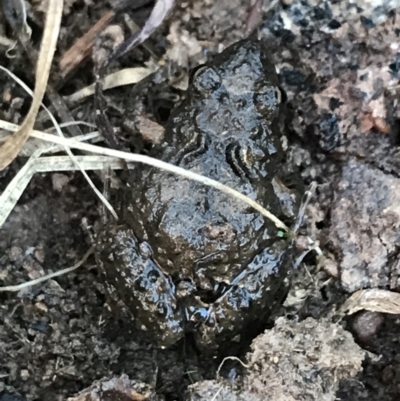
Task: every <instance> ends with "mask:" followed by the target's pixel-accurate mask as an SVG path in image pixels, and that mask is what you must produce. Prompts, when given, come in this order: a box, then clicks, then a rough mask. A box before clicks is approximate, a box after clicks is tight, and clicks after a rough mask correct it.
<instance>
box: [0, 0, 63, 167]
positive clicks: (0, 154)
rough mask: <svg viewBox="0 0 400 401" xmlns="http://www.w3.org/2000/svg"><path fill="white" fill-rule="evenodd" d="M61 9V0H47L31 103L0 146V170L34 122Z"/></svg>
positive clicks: (13, 154) (9, 159) (23, 139)
mask: <svg viewBox="0 0 400 401" xmlns="http://www.w3.org/2000/svg"><path fill="white" fill-rule="evenodd" d="M62 11H63V0H49V2H48V9H47V16H46V24H45V28H44V32H43V39H42V43H41V46H40V53H39V58H38V62H37V64H36V83H35V92H34V96H33V101H32V105H31V108H30V109H29V112H28V115H27V116H26V118H25V120H24V122H23V124H22V125H21V128H20V129H19V130H18V131H17V132H15V134H14V135H12V136H11V137H9V138H8V139H7V141H6V142H5V143H4V145H3V146H2V147H1V148H0V170H3V169H5V168H6V167H7V166H8V165H9V164H10V163H11V162H12V161H13V160H14V159H15V158H16V157H17V156H18V154H19V152H20V150H21V148H22V146H24V144H25V142H26V140H27V139H28V137H29V134H30V132H31V131H32V129H33V125H34V124H35V120H36V116H37V113H38V111H39V108H40V105H41V103H42V100H43V96H44V94H45V91H46V86H47V81H48V79H49V74H50V68H51V64H52V61H53V56H54V52H55V50H56V45H57V39H58V34H59V31H60V24H61V16H62Z"/></svg>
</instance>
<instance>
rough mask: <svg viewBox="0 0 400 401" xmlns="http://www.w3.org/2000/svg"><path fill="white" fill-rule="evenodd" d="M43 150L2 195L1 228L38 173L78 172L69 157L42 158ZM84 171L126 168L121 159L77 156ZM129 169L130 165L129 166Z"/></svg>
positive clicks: (19, 172) (35, 155)
mask: <svg viewBox="0 0 400 401" xmlns="http://www.w3.org/2000/svg"><path fill="white" fill-rule="evenodd" d="M42 151H43V149H41V150H38V151H37V152H35V153H34V154H33V155H32V156H31V158H30V159H29V160H28V162H27V163H25V165H24V166H23V167H22V168H21V169H20V170H19V171H18V174H17V175H16V176H15V177H14V178H13V179H12V181H11V182H10V183H9V184H8V185H7V188H6V189H5V190H4V191H3V193H2V194H1V195H0V205H1V208H0V227H2V226H3V224H4V223H5V222H6V220H7V218H8V216H9V215H10V213H11V212H12V210H13V209H14V207H15V205H16V204H17V202H18V200H19V198H20V197H21V195H22V194H23V193H24V191H25V189H26V187H27V186H28V184H29V182H30V181H31V179H32V177H33V175H34V174H36V173H51V172H56V171H76V170H77V167H76V163H75V161H73V160H71V158H70V157H69V156H49V157H40V155H41V153H42ZM75 157H76V159H77V161H78V163H79V165H80V166H81V167H82V168H83V169H84V170H104V169H105V168H111V169H112V170H119V169H123V168H124V167H126V164H125V163H123V162H122V161H121V160H120V159H116V158H114V157H108V156H75ZM128 167H129V165H128Z"/></svg>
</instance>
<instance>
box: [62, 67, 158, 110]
mask: <svg viewBox="0 0 400 401" xmlns="http://www.w3.org/2000/svg"><path fill="white" fill-rule="evenodd" d="M153 72H154V70H152V69H150V68H144V67H136V68H125V69H123V70H120V71H117V72H114V73H112V74H109V75H107V76H106V77H105V78H104V81H103V82H104V83H103V85H104V86H103V89H112V88H116V87H118V86H125V85H133V84H137V83H138V82H140V81H141V80H142V79H144V78H146V77H148V76H149V75H150V74H151V73H153ZM94 91H95V84H92V85H89V86H86V87H85V88H82V89H80V90H79V91H77V92H75V93H73V94H72V95H69V96H65V97H64V100H65V101H66V102H67V103H76V102H79V101H80V100H82V99H84V98H86V97H88V96H92V95H93V94H94Z"/></svg>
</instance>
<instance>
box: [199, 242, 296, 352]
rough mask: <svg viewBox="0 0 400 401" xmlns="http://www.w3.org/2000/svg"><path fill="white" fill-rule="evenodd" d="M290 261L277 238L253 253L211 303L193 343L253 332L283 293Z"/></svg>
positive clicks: (224, 340)
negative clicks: (251, 257)
mask: <svg viewBox="0 0 400 401" xmlns="http://www.w3.org/2000/svg"><path fill="white" fill-rule="evenodd" d="M289 263H290V256H289V252H288V244H287V243H286V240H279V241H277V242H275V243H274V244H272V245H271V246H269V247H267V248H265V249H263V250H262V251H261V252H260V253H258V254H257V255H255V257H254V258H253V259H252V261H251V262H250V263H249V264H248V265H247V266H246V267H245V269H244V270H243V271H242V272H241V273H240V274H238V276H237V277H235V279H234V280H232V282H231V284H230V285H229V287H228V288H227V290H226V291H224V293H223V294H222V295H221V296H220V297H219V298H218V299H217V300H216V301H215V302H214V303H213V304H212V305H210V307H209V308H208V310H207V313H206V314H205V313H204V312H203V313H202V315H203V316H205V318H204V320H203V322H202V324H201V325H200V326H199V328H198V330H197V331H196V332H195V337H196V342H197V343H198V344H202V345H203V346H204V345H205V346H206V347H207V348H210V347H213V345H214V344H219V343H222V344H224V343H225V344H227V343H229V342H231V341H232V340H235V339H237V340H240V339H242V338H243V336H244V337H246V334H247V335H250V336H251V335H254V332H256V331H257V330H258V329H259V328H262V327H263V326H264V325H265V323H266V321H267V320H268V318H269V317H270V315H271V312H272V311H273V310H274V309H275V308H276V306H277V305H279V304H280V303H281V302H282V301H283V298H284V296H285V294H286V290H287V286H286V285H285V284H284V281H285V277H287V274H286V273H287V269H288V266H289ZM238 336H240V337H238Z"/></svg>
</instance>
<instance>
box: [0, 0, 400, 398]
mask: <svg viewBox="0 0 400 401" xmlns="http://www.w3.org/2000/svg"><path fill="white" fill-rule="evenodd" d="M6 1H7V0H6ZM26 3H27V14H28V23H29V25H30V26H31V28H32V39H31V42H30V43H31V46H32V48H34V49H38V47H39V44H40V35H41V32H42V28H43V20H44V18H43V12H44V11H45V2H40V1H38V0H32V1H28V2H26ZM64 3H65V5H64V8H65V9H64V16H63V20H62V28H61V32H60V39H59V44H58V48H57V54H56V58H55V61H54V67H53V72H52V77H51V85H52V87H53V89H54V91H55V92H57V93H58V94H59V95H61V96H64V97H66V96H69V95H71V94H73V93H74V92H76V91H77V90H79V89H81V88H83V87H85V86H87V85H89V84H91V83H93V82H94V74H95V71H94V69H95V62H94V61H93V60H97V58H99V57H100V56H101V54H102V53H101V49H100V46H105V44H106V42H105V37H104V35H103V36H102V37H101V38H100V39H98V40H97V42H96V47H95V50H94V56H93V57H92V54H91V53H89V54H88V57H87V59H86V60H85V61H82V62H80V63H79V64H78V65H77V66H76V68H73V69H72V70H71V71H70V72H69V73H68V74H66V75H63V73H64V72H65V70H63V69H62V65H63V64H62V63H61V61H62V60H63V56H64V55H65V54H66V51H67V50H68V49H69V48H70V47H71V46H72V45H73V44H74V43H75V41H76V40H77V39H78V38H81V37H82V36H83V35H84V34H85V33H86V32H87V31H88V30H89V29H90V28H91V27H92V26H93V25H94V24H95V23H96V22H97V21H98V20H99V19H100V18H101V17H102V16H104V15H105V14H106V13H107V12H109V11H110V10H114V11H115V13H116V16H115V18H114V19H113V20H112V22H110V23H109V25H110V26H111V27H109V28H107V29H106V30H105V34H107V35H108V36H107V39H108V40H109V41H111V44H113V41H114V42H118V41H121V40H123V39H124V38H127V37H128V35H129V32H130V31H129V30H130V28H129V27H130V26H131V22H132V21H135V23H136V24H138V25H139V26H142V25H143V23H144V21H145V20H146V18H147V17H148V15H149V13H150V11H151V9H152V6H153V2H151V1H140V2H136V5H135V7H134V9H133V8H131V9H130V8H129V7H125V6H127V5H128V4H129V3H130V2H127V1H118V2H113V1H107V0H98V1H93V0H67V1H65V2H64ZM399 11H400V1H395V0H390V1H389V0H380V1H361V0H359V1H352V2H350V1H325V0H301V1H300V0H281V1H276V0H275V1H269V0H265V1H264V2H263V4H262V7H261V9H260V11H259V13H257V12H254V10H253V12H252V11H251V1H250V0H249V1H240V0H220V1H209V0H207V1H197V0H189V1H180V2H178V4H177V5H176V7H175V9H174V11H173V13H172V15H171V16H170V17H169V19H168V20H167V21H166V22H164V24H163V25H162V26H161V27H160V28H159V29H158V30H157V31H156V32H155V33H154V34H153V35H152V36H151V38H150V39H149V40H148V41H146V43H145V45H144V46H139V47H138V48H137V49H134V50H133V51H132V52H130V53H129V54H128V55H126V56H125V57H123V58H122V59H121V60H119V61H116V62H114V63H113V64H112V65H111V66H110V72H113V71H117V70H119V69H121V68H125V67H146V68H149V69H150V68H152V69H156V68H159V67H160V66H161V67H160V68H161V69H163V68H164V69H165V70H166V71H169V73H170V72H171V70H169V69H168V68H169V67H170V66H171V67H173V69H174V70H175V69H176V70H177V71H180V72H181V74H180V75H179V78H180V79H179V80H176V82H174V83H173V88H172V89H171V88H169V89H168V96H166V93H167V92H166V91H167V89H165V86H163V85H160V87H157V85H156V86H155V87H154V83H151V85H153V86H152V87H151V88H150V86H149V85H150V84H147V83H146V82H147V81H144V83H142V84H141V85H140V86H139V85H138V86H135V85H130V86H127V87H121V88H115V89H112V90H110V91H106V93H105V95H106V98H107V99H108V100H110V104H112V107H111V106H110V107H108V109H107V111H108V112H109V113H110V119H111V121H112V124H113V126H114V127H115V132H116V134H117V135H120V137H121V138H124V139H123V141H125V142H124V143H125V144H126V146H129V147H131V148H133V150H135V151H141V152H144V153H145V152H146V150H147V149H148V147H149V146H151V143H150V142H151V140H153V139H148V138H149V136H146V132H143V131H142V130H141V129H140V127H143V126H146V127H149V126H150V127H152V129H154V130H155V131H157V129H156V126H157V127H161V129H160V130H159V132H161V133H162V124H163V123H165V119H166V116H165V114H168V108H170V107H171V104H172V105H173V104H174V102H176V97H177V96H178V97H179V96H180V95H182V90H183V89H184V88H185V85H187V77H188V72H187V71H188V70H189V69H190V68H192V67H195V66H196V65H198V64H200V63H201V62H204V61H205V60H206V59H207V58H208V57H211V56H212V55H213V54H215V53H217V52H219V51H221V50H222V49H223V48H225V47H226V46H228V45H230V44H232V43H234V42H236V41H237V40H240V39H241V38H243V37H245V36H246V34H247V33H246V30H247V28H246V26H247V24H248V23H250V24H251V23H253V22H254V20H257V21H258V20H260V23H259V26H258V28H257V32H256V34H258V35H259V37H260V38H261V40H264V41H266V43H267V44H268V46H269V48H270V51H271V57H273V59H274V61H275V64H276V67H277V70H278V72H279V76H280V79H281V85H282V88H283V89H284V90H285V92H286V94H287V98H288V118H287V125H288V132H289V134H290V142H291V154H290V157H292V158H293V160H294V161H295V162H296V164H297V165H298V166H299V169H300V171H301V174H302V177H303V180H304V183H305V184H306V185H310V184H311V183H312V182H316V183H317V184H318V187H317V190H316V193H315V195H314V197H313V198H312V200H311V203H310V205H309V206H308V208H307V210H306V215H305V217H304V223H303V226H302V229H301V234H303V235H305V236H309V237H311V238H312V239H313V240H315V241H319V245H320V248H321V250H322V252H323V253H324V256H325V260H324V262H323V263H322V264H318V263H316V262H317V260H316V258H315V254H313V253H311V254H310V255H309V256H308V257H306V258H305V259H304V261H303V263H302V264H301V265H300V267H299V268H297V269H294V270H293V272H292V277H291V280H292V285H291V290H290V293H289V295H288V297H287V299H286V302H285V304H284V306H283V307H282V308H281V310H280V315H281V317H277V319H276V321H275V325H274V327H270V328H269V329H268V330H266V331H265V332H264V333H262V334H260V336H258V337H257V338H255V339H254V341H253V342H252V344H251V346H250V347H248V348H244V351H242V352H241V353H240V354H239V355H237V356H238V357H240V360H241V361H239V360H238V359H229V360H227V361H225V362H224V363H223V365H222V367H221V369H219V367H220V364H221V359H210V358H204V357H202V355H200V354H198V353H196V350H195V349H193V347H192V345H191V341H190V338H188V339H187V340H185V341H182V342H180V343H178V344H176V345H174V346H173V347H171V348H168V349H162V350H160V349H156V348H154V347H153V346H152V345H150V344H148V343H147V342H146V339H145V338H143V336H141V335H140V333H137V332H136V331H135V330H134V329H133V328H132V327H131V326H130V324H129V322H127V321H126V320H125V319H124V316H122V315H119V314H117V313H115V312H114V311H113V310H111V308H110V307H109V305H108V303H107V297H106V292H105V290H104V288H103V286H102V284H101V282H100V280H99V277H98V272H97V269H96V263H95V260H94V258H92V259H91V258H89V259H88V261H87V262H86V263H85V264H84V265H83V267H81V268H80V269H78V270H75V271H74V272H72V273H70V274H68V275H65V276H60V277H58V278H56V279H53V280H49V281H47V282H45V283H41V284H39V285H36V286H34V287H30V288H28V289H26V290H21V291H19V292H17V293H12V292H0V401H20V400H32V401H33V400H41V401H47V400H67V399H71V400H75V401H77V400H79V401H83V400H85V401H89V400H103V401H104V400H110V401H112V400H139V401H140V400H211V399H212V400H228V399H229V400H235V399H236V400H266V399H267V400H268V399H271V400H312V399H318V400H334V399H341V400H344V401H346V400H352V401H354V400H360V401H361V400H374V399H379V400H383V401H389V400H397V399H399V396H400V373H399V372H400V359H399V357H398V355H399V354H400V342H399V339H398V338H399V336H398V333H399V330H400V320H399V316H397V315H386V314H381V313H377V312H374V313H373V312H360V313H359V314H357V315H355V316H350V317H344V318H342V317H340V316H338V315H337V314H336V311H337V309H338V306H340V305H341V304H342V303H343V302H344V301H345V300H346V299H347V298H348V297H349V296H350V294H351V293H352V292H354V291H356V290H358V289H362V288H374V287H378V288H385V289H390V290H392V291H398V290H399V284H398V269H399V267H398V266H399V256H398V255H399V253H398V252H397V251H398V249H399V245H400V236H399V234H400V233H399V225H400V206H399V203H397V202H400V200H399V199H397V198H398V197H399V196H398V194H397V190H398V187H399V185H400V184H399V177H400V163H399V160H400V159H399V144H400V140H399V138H400V136H399V135H400V131H399V121H400V119H399V118H400V109H399V105H398V100H397V99H398V96H399V89H400V87H399V78H400V56H399V55H400V38H399V37H400V15H398V13H399ZM0 18H1V19H0V21H1V22H0V36H2V37H3V36H4V37H8V38H11V37H12V36H13V34H14V33H13V30H12V27H11V26H10V25H9V24H8V23H7V22H6V19H5V17H4V16H0ZM108 45H109V43H108ZM0 46H1V48H2V49H4V51H2V52H1V54H0V64H1V65H2V66H4V67H6V68H8V69H9V70H11V71H12V72H13V73H14V74H16V75H18V76H19V77H20V78H21V79H22V80H23V81H24V82H25V83H26V84H27V85H29V86H30V87H33V86H34V66H33V64H32V63H33V60H32V59H31V56H30V54H32V52H26V51H24V49H23V48H22V47H21V46H17V47H16V48H15V49H14V50H13V53H14V55H15V57H14V58H8V57H7V56H6V53H5V51H6V49H7V48H6V47H4V46H3V45H2V44H0ZM161 58H163V59H162V61H160V59H161ZM60 63H61V64H60ZM174 77H175V78H176V76H175V75H174ZM149 88H150V89H149ZM0 90H1V92H0V93H2V97H1V98H0V119H2V120H6V121H10V122H13V123H21V121H22V120H23V117H24V116H25V115H26V113H27V110H28V109H29V105H30V99H29V97H28V96H27V95H26V94H25V92H24V91H23V90H22V89H20V88H19V87H18V85H17V84H16V83H15V82H14V81H12V80H11V79H10V78H9V77H8V76H6V74H5V73H3V72H1V74H0ZM143 91H146V93H147V91H149V92H152V91H153V92H154V93H156V95H159V94H160V93H161V94H162V95H164V96H155V97H154V99H156V100H157V101H158V100H159V99H160V98H163V99H164V100H165V99H167V100H168V102H167V103H162V106H161V107H159V108H157V112H154V110H155V108H154V107H152V105H149V104H147V103H146V102H143V96H142V95H143V93H144V92H143ZM51 99H54V98H52V97H51V95H50V94H49V93H48V96H47V97H46V99H45V103H46V104H47V105H48V106H49V107H50V109H52V110H53V111H55V108H54V106H53V105H52V103H53V102H52V100H51ZM67 104H68V107H69V112H70V114H71V115H72V117H73V118H74V119H76V120H84V121H87V122H94V104H93V97H88V98H85V99H84V100H82V101H80V102H78V103H67ZM157 104H158V103H157ZM56 115H57V118H58V119H59V121H63V120H64V117H65V116H64V117H63V116H62V115H61V113H59V112H58V113H57V110H56ZM39 120H40V121H39V122H38V123H37V125H36V128H37V129H46V128H48V127H49V126H50V124H49V122H48V121H47V117H46V116H45V115H44V114H40V118H39ZM145 123H148V124H145ZM154 124H156V126H155V125H154ZM127 127H129V129H127ZM132 127H133V128H132ZM68 131H72V133H71V135H73V134H76V132H78V133H79V132H80V131H81V132H89V131H90V128H87V127H80V128H76V127H75V128H70V129H68V130H66V134H67V135H68V134H69V132H68ZM132 132H133V137H134V138H136V139H132V138H131V137H129V133H130V134H131V136H132ZM147 134H148V133H147ZM141 136H143V137H145V139H146V138H147V142H146V143H145V145H144V146H142V147H141V148H139V149H138V148H135V146H136V144H137V143H138V142H140V141H138V140H137V139H138V138H140V137H141ZM158 140H161V139H158ZM25 162H26V158H24V157H20V158H18V159H17V160H15V161H14V162H13V163H12V164H11V166H10V167H8V168H7V169H6V170H4V171H1V172H0V191H3V190H4V189H5V188H6V186H7V185H8V183H9V182H10V181H11V180H12V178H13V177H14V176H15V174H16V173H17V172H18V171H19V169H20V168H21V166H22V165H23V164H24V163H25ZM90 176H91V177H92V179H93V180H94V181H95V183H96V184H97V185H98V186H99V187H102V185H103V180H102V177H101V176H100V175H98V174H95V173H90ZM112 183H114V181H113V182H112ZM0 207H1V206H0ZM102 216H103V213H102V208H101V207H100V205H99V202H98V200H97V197H96V196H95V194H94V193H93V192H92V190H91V189H90V188H89V186H88V185H87V182H86V181H85V180H84V179H83V178H82V175H81V173H79V172H73V173H70V172H65V173H64V172H59V173H46V174H36V175H35V176H34V177H33V179H32V180H31V182H30V184H29V186H28V187H27V189H26V191H25V192H24V194H23V196H22V198H21V199H20V200H19V202H18V204H17V206H16V207H15V209H14V210H13V212H12V213H11V215H10V216H9V218H8V219H7V221H6V223H5V224H4V225H3V226H2V227H1V228H0V285H12V284H18V283H21V282H24V281H27V280H29V279H33V278H37V277H40V276H42V275H44V274H46V273H50V272H55V271H57V270H60V269H62V268H65V267H68V266H72V265H73V264H75V263H76V261H78V260H79V259H80V258H81V257H82V256H83V254H84V253H85V252H86V251H87V249H88V248H89V247H90V246H91V239H90V233H91V231H92V230H91V227H92V226H93V225H95V224H96V222H98V221H99V219H101V218H102ZM85 226H89V230H87V229H85Z"/></svg>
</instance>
